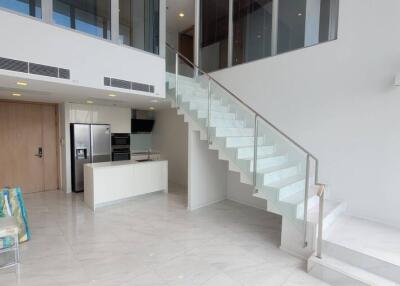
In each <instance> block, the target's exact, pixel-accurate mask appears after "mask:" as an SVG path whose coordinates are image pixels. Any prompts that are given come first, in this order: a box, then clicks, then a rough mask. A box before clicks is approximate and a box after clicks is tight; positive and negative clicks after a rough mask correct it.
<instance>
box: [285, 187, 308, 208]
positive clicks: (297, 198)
mask: <svg viewBox="0 0 400 286" xmlns="http://www.w3.org/2000/svg"><path fill="white" fill-rule="evenodd" d="M314 196H315V194H314V192H313V191H312V189H311V188H310V190H309V193H308V199H311V198H313V197H314ZM280 201H281V202H285V203H289V204H292V205H298V204H301V203H302V202H304V191H300V192H296V193H294V194H292V195H290V196H287V197H285V198H282V199H281V200H280Z"/></svg>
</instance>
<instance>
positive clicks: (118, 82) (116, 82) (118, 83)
mask: <svg viewBox="0 0 400 286" xmlns="http://www.w3.org/2000/svg"><path fill="white" fill-rule="evenodd" d="M111 86H112V87H119V88H125V89H131V83H130V82H129V81H127V80H122V79H116V78H112V79H111Z"/></svg>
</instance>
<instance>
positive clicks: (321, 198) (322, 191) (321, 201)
mask: <svg viewBox="0 0 400 286" xmlns="http://www.w3.org/2000/svg"><path fill="white" fill-rule="evenodd" d="M318 196H319V216H318V238H317V257H318V258H322V233H323V228H324V203H325V185H320V187H319V190H318Z"/></svg>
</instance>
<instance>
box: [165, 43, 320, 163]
mask: <svg viewBox="0 0 400 286" xmlns="http://www.w3.org/2000/svg"><path fill="white" fill-rule="evenodd" d="M166 46H167V47H168V48H170V49H171V50H172V51H173V52H174V53H176V54H178V55H179V56H180V57H181V58H182V59H184V60H185V61H186V62H187V63H189V64H190V65H192V66H193V67H194V68H196V69H198V70H199V71H200V72H201V73H202V74H204V75H206V76H207V77H208V78H209V79H210V80H212V81H213V82H215V83H216V84H217V85H219V86H220V87H221V88H223V89H224V90H225V91H226V92H227V93H229V94H230V95H231V96H232V97H234V98H235V99H236V100H237V101H239V102H240V103H241V104H242V105H244V106H245V107H246V108H247V109H249V110H250V111H251V112H253V113H254V114H256V115H257V117H259V118H261V119H262V120H263V121H265V123H267V124H268V125H269V126H271V127H272V128H273V129H275V130H276V131H277V132H279V133H280V134H281V135H282V136H283V137H285V138H286V139H287V140H289V141H290V142H291V143H293V144H294V145H295V146H296V147H297V148H299V149H300V150H302V151H303V152H304V153H306V154H308V155H310V157H311V158H313V159H314V160H315V161H318V159H317V157H315V156H314V155H313V154H312V153H311V152H309V151H308V150H307V149H305V148H304V147H303V146H301V145H300V144H299V143H297V142H296V141H295V140H294V139H292V138H291V137H290V136H289V135H287V134H286V133H285V132H283V131H282V130H280V129H279V128H278V127H276V126H275V125H274V124H273V123H271V122H270V121H269V120H267V119H266V118H264V117H263V116H262V115H261V114H259V113H258V112H257V111H255V110H254V109H253V108H252V107H250V106H249V105H248V104H247V103H245V102H244V101H243V100H241V99H240V98H239V97H237V96H236V95H235V94H234V93H233V92H231V91H230V90H229V89H227V88H226V87H225V86H224V85H222V84H221V83H220V82H219V81H217V80H216V79H215V78H213V77H212V76H211V75H210V74H209V73H207V72H205V71H203V70H202V69H201V68H199V67H198V66H197V65H196V64H194V63H193V62H191V61H190V60H189V59H188V58H187V57H185V56H184V55H182V54H181V53H180V52H179V51H177V50H176V49H175V48H174V47H172V46H171V45H170V44H168V43H166Z"/></svg>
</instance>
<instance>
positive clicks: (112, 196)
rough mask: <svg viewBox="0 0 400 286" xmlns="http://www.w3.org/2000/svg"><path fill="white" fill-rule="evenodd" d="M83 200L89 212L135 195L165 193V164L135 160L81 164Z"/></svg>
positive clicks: (158, 161)
mask: <svg viewBox="0 0 400 286" xmlns="http://www.w3.org/2000/svg"><path fill="white" fill-rule="evenodd" d="M84 185H85V191H84V200H85V203H86V204H87V205H88V206H89V208H91V209H92V210H93V211H94V210H96V208H98V207H101V206H104V205H108V204H115V203H117V202H119V201H122V200H126V199H129V198H132V197H135V196H138V195H143V194H147V193H152V192H157V191H165V192H168V161H166V160H154V161H144V162H139V161H135V160H126V161H113V162H101V163H91V164H85V166H84Z"/></svg>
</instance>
